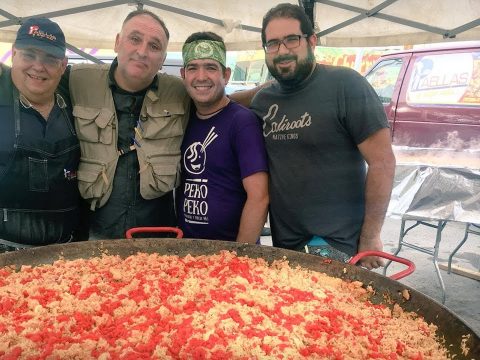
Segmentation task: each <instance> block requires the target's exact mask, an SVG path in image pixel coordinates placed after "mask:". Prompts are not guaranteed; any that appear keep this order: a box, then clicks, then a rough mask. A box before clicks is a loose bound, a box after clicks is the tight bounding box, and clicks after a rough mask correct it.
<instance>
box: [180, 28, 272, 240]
mask: <svg viewBox="0 0 480 360" xmlns="http://www.w3.org/2000/svg"><path fill="white" fill-rule="evenodd" d="M182 55H183V62H184V66H185V67H184V68H183V69H181V74H182V78H183V79H184V83H185V87H186V89H187V91H188V93H189V95H190V96H191V98H192V99H193V102H194V103H195V107H196V112H195V114H192V115H191V117H190V120H189V124H188V127H187V130H186V132H185V137H184V139H183V144H182V183H181V187H180V191H179V196H178V213H179V226H180V228H181V229H182V230H183V232H184V236H185V237H187V238H202V239H217V240H231V241H238V242H243V243H255V242H256V240H257V239H258V237H259V236H260V232H261V230H262V227H263V225H264V224H265V220H266V215H267V207H268V175H267V169H268V168H267V156H266V151H265V146H264V140H263V135H262V131H261V126H260V123H259V121H258V119H257V118H256V116H255V114H253V113H252V112H251V111H250V110H248V109H246V108H244V107H243V106H241V105H239V104H237V103H234V102H232V101H231V100H230V99H229V98H228V97H227V96H226V95H225V85H226V84H227V82H228V80H229V78H230V74H231V70H230V68H227V67H226V50H225V44H224V42H223V40H222V38H221V37H220V36H218V35H216V34H214V33H211V32H200V33H195V34H192V35H191V36H190V37H189V38H188V39H187V40H186V42H185V44H184V46H183V49H182Z"/></svg>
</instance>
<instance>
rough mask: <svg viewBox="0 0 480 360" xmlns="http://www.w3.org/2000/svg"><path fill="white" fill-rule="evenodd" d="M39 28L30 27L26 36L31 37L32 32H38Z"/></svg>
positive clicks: (35, 26)
mask: <svg viewBox="0 0 480 360" xmlns="http://www.w3.org/2000/svg"><path fill="white" fill-rule="evenodd" d="M38 29H39V27H38V26H37V25H32V26H30V30H28V35H32V34H33V33H34V32H36V31H38Z"/></svg>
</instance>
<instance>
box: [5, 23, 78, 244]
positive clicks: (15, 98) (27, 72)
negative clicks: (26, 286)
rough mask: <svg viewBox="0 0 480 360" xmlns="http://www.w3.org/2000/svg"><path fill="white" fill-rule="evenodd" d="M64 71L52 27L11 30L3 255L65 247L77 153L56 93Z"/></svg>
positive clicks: (59, 36) (71, 224) (61, 42)
mask: <svg viewBox="0 0 480 360" xmlns="http://www.w3.org/2000/svg"><path fill="white" fill-rule="evenodd" d="M66 65H67V58H66V57H65V36H64V34H63V32H62V30H61V29H60V27H59V26H58V24H56V23H55V22H53V21H51V20H49V19H46V18H30V19H28V20H26V21H25V22H24V23H23V24H22V26H21V27H20V28H19V30H18V32H17V37H16V40H15V43H14V44H13V47H12V67H11V68H8V67H7V66H5V65H3V64H2V65H1V67H0V95H1V96H0V118H1V119H2V121H1V122H0V134H2V141H1V142H0V189H1V190H0V209H1V212H0V245H3V249H5V248H7V249H9V247H12V248H22V247H28V246H38V245H46V244H50V243H57V242H66V241H70V240H71V238H72V234H73V232H74V230H75V229H76V227H77V225H78V201H79V193H78V188H77V181H76V170H77V167H78V162H79V157H80V149H79V144H78V139H77V136H76V133H75V129H74V126H73V117H72V113H71V108H70V107H68V106H67V103H66V101H65V100H64V97H62V96H61V95H60V94H59V93H57V92H56V88H57V86H58V84H59V82H60V78H61V76H62V74H63V73H64V71H65V68H66ZM0 251H1V249H0Z"/></svg>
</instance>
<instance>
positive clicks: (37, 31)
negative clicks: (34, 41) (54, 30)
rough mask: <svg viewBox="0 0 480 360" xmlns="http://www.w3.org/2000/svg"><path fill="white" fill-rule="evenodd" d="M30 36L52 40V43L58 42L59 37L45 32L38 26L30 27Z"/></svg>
mask: <svg viewBox="0 0 480 360" xmlns="http://www.w3.org/2000/svg"><path fill="white" fill-rule="evenodd" d="M28 35H32V36H34V37H35V36H38V37H41V38H45V39H48V40H51V41H55V40H57V37H56V36H55V35H52V34H49V33H47V32H45V31H42V30H40V28H39V27H38V25H32V26H30V29H29V30H28Z"/></svg>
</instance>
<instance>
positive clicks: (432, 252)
mask: <svg viewBox="0 0 480 360" xmlns="http://www.w3.org/2000/svg"><path fill="white" fill-rule="evenodd" d="M408 220H413V221H415V224H413V225H412V226H410V227H408V228H407V229H406V230H405V223H406V221H408ZM446 224H447V221H446V220H439V221H437V222H436V225H435V224H430V223H429V222H427V221H424V220H417V219H415V218H402V224H401V228H400V237H399V240H398V248H397V249H396V250H395V252H394V255H397V254H398V253H399V252H400V250H401V249H402V246H405V247H408V248H411V249H414V250H417V251H420V252H423V253H425V254H428V255H432V256H433V266H434V268H435V272H436V274H437V278H438V281H439V282H440V287H441V288H442V304H445V299H446V295H445V284H444V282H443V278H442V275H441V273H440V269H439V267H438V252H439V248H440V241H441V240H442V231H443V229H444V228H445V225H446ZM419 225H424V226H428V227H432V228H435V229H437V233H436V237H435V245H434V247H433V250H430V249H427V248H424V247H421V246H418V245H415V244H412V243H409V242H408V241H405V240H404V237H405V235H406V234H407V233H408V232H409V231H410V230H412V229H414V228H415V227H417V226H419ZM390 264H391V261H388V262H387V263H386V264H385V267H384V269H383V275H386V273H387V268H388V266H389V265H390Z"/></svg>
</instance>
